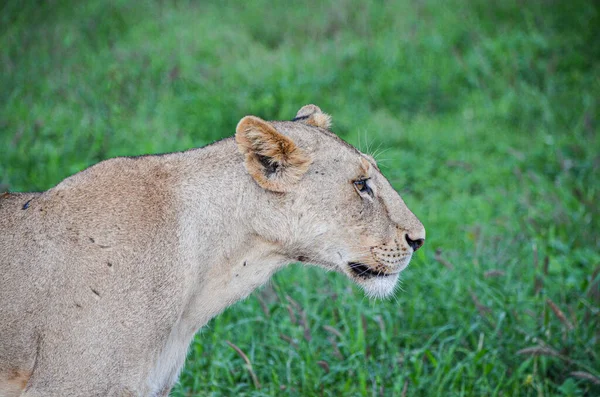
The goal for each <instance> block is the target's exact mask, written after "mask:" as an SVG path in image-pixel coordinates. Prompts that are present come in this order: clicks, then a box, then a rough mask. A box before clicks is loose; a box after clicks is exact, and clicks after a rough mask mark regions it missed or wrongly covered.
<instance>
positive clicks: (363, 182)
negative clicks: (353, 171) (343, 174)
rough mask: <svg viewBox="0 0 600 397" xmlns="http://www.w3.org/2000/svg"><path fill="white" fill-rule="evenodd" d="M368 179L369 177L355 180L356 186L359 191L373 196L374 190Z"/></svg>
mask: <svg viewBox="0 0 600 397" xmlns="http://www.w3.org/2000/svg"><path fill="white" fill-rule="evenodd" d="M367 181H368V179H359V180H358V181H354V187H355V188H356V190H357V191H358V192H359V193H362V194H368V195H369V196H373V190H371V188H370V187H369V184H368V183H367Z"/></svg>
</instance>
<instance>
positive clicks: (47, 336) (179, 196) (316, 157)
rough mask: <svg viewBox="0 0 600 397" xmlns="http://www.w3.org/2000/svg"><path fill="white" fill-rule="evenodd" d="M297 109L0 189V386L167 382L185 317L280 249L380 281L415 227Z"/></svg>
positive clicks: (196, 316) (90, 388)
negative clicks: (48, 184)
mask: <svg viewBox="0 0 600 397" xmlns="http://www.w3.org/2000/svg"><path fill="white" fill-rule="evenodd" d="M303 109H304V110H302V109H301V111H300V112H299V114H301V115H302V117H304V116H308V117H307V118H302V119H299V120H298V121H296V122H290V121H271V122H267V121H264V120H261V119H259V118H258V117H254V116H247V117H244V118H243V119H242V120H241V121H240V123H239V124H238V127H237V130H236V135H235V139H225V140H223V141H220V142H217V143H215V144H213V145H210V146H207V147H204V148H201V149H193V150H189V151H187V152H183V153H173V154H166V155H158V156H143V157H136V158H115V159H111V160H107V161H103V162H101V163H99V164H96V165H95V166H92V167H90V168H88V169H87V170H85V171H82V172H80V173H78V174H76V175H73V176H71V177H69V178H67V179H65V180H64V181H62V182H61V183H59V184H58V185H57V186H55V187H54V188H52V189H50V190H48V191H45V192H42V193H11V194H4V195H1V196H0V274H2V277H1V278H0V397H12V396H19V395H22V396H124V395H131V396H164V395H168V393H169V390H170V389H171V387H172V386H173V384H174V383H175V382H176V381H177V377H178V374H179V371H180V370H181V368H182V366H183V364H184V361H185V356H186V352H187V348H188V346H189V344H190V342H191V340H192V339H193V337H194V334H195V333H196V332H197V331H198V329H199V328H200V327H202V326H203V325H205V324H206V323H207V322H208V321H209V320H210V319H211V318H212V317H214V316H215V315H216V314H218V313H219V312H220V311H222V310H223V309H224V308H226V307H227V306H229V305H231V304H233V303H235V302H237V301H238V300H240V299H242V298H244V297H246V296H247V295H248V294H250V293H251V292H252V291H253V290H254V289H255V288H256V287H258V286H260V285H262V284H264V283H265V282H266V281H267V280H268V279H269V277H270V276H271V275H272V274H273V273H274V272H276V271H277V270H278V269H281V268H282V267H283V266H285V265H286V264H289V263H292V262H302V263H306V264H313V265H317V266H321V267H323V268H326V269H330V270H335V271H339V272H341V273H344V274H346V275H347V276H348V277H350V278H351V279H352V280H354V281H355V282H356V283H358V284H359V285H360V286H362V287H363V288H364V290H365V292H366V293H367V294H368V295H370V296H377V297H381V296H388V295H390V294H392V293H393V292H394V289H395V287H396V284H397V280H398V274H399V272H400V271H401V270H403V269H404V268H405V267H406V266H407V265H408V263H409V261H410V259H411V257H412V254H413V248H411V246H410V244H409V242H411V241H412V240H419V239H424V237H425V230H424V229H423V226H422V225H421V223H420V222H419V220H418V219H417V218H416V217H415V216H414V215H413V214H412V212H410V210H409V209H408V208H407V207H406V205H405V204H404V202H403V201H402V199H401V198H400V196H398V194H397V193H396V192H395V191H394V189H393V188H392V187H391V185H390V184H389V182H388V181H387V180H386V179H385V177H384V176H383V175H382V174H381V173H380V172H379V169H378V168H377V166H376V163H375V162H374V160H373V159H372V158H370V157H368V156H366V155H364V154H362V153H360V152H359V151H357V150H356V149H355V148H353V147H352V146H350V145H348V144H347V143H345V142H343V141H342V140H341V139H339V138H338V137H337V136H335V135H334V134H333V133H331V132H330V131H328V130H326V129H325V128H327V126H328V125H329V124H328V123H329V122H324V121H323V120H324V119H322V118H321V116H318V117H316V118H315V115H318V114H323V113H322V112H321V110H320V109H319V108H318V107H316V106H314V105H309V106H308V107H305V108H303ZM307 120H309V121H307ZM327 120H328V119H327ZM315 123H317V124H318V126H315V125H316V124H315ZM364 178H370V179H369V180H368V181H367V184H366V185H364V184H363V183H360V184H358V185H357V184H355V182H356V181H357V180H362V179H364ZM360 189H362V190H360ZM407 238H408V239H407ZM411 244H413V245H414V244H415V243H411ZM419 244H420V243H419ZM414 246H415V247H416V248H418V245H414ZM21 393H22V394H21Z"/></svg>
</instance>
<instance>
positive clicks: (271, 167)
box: [256, 154, 279, 175]
mask: <svg viewBox="0 0 600 397" xmlns="http://www.w3.org/2000/svg"><path fill="white" fill-rule="evenodd" d="M256 157H257V158H258V161H259V162H260V164H261V165H262V166H263V167H265V174H267V175H271V174H274V173H276V172H277V169H278V168H279V163H277V162H273V161H271V158H270V157H267V156H261V155H260V154H259V155H257V156H256Z"/></svg>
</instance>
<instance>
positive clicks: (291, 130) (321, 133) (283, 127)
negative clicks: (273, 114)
mask: <svg viewBox="0 0 600 397" xmlns="http://www.w3.org/2000/svg"><path fill="white" fill-rule="evenodd" d="M270 123H271V124H272V125H273V126H274V127H275V128H276V129H277V131H279V132H280V133H282V134H284V135H287V136H290V137H291V138H293V139H294V141H297V142H298V144H299V145H300V146H304V147H305V148H307V149H310V148H311V147H312V148H315V147H316V146H325V147H330V148H331V149H332V150H336V151H339V150H340V148H343V149H345V150H347V151H349V153H345V154H355V155H357V156H361V157H362V156H364V154H363V153H361V152H360V151H359V150H358V149H356V148H355V147H354V146H352V145H351V144H349V143H348V142H346V141H344V140H343V139H342V138H340V137H339V136H337V135H336V134H334V133H333V132H331V131H329V130H326V129H324V128H319V127H314V126H311V125H306V124H303V123H300V122H297V121H270ZM305 145H306V146H305ZM373 162H374V161H373Z"/></svg>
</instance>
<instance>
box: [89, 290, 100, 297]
mask: <svg viewBox="0 0 600 397" xmlns="http://www.w3.org/2000/svg"><path fill="white" fill-rule="evenodd" d="M90 289H91V290H92V292H93V293H94V294H96V295H98V296H100V293H99V292H98V291H96V290H95V289H93V288H90Z"/></svg>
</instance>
